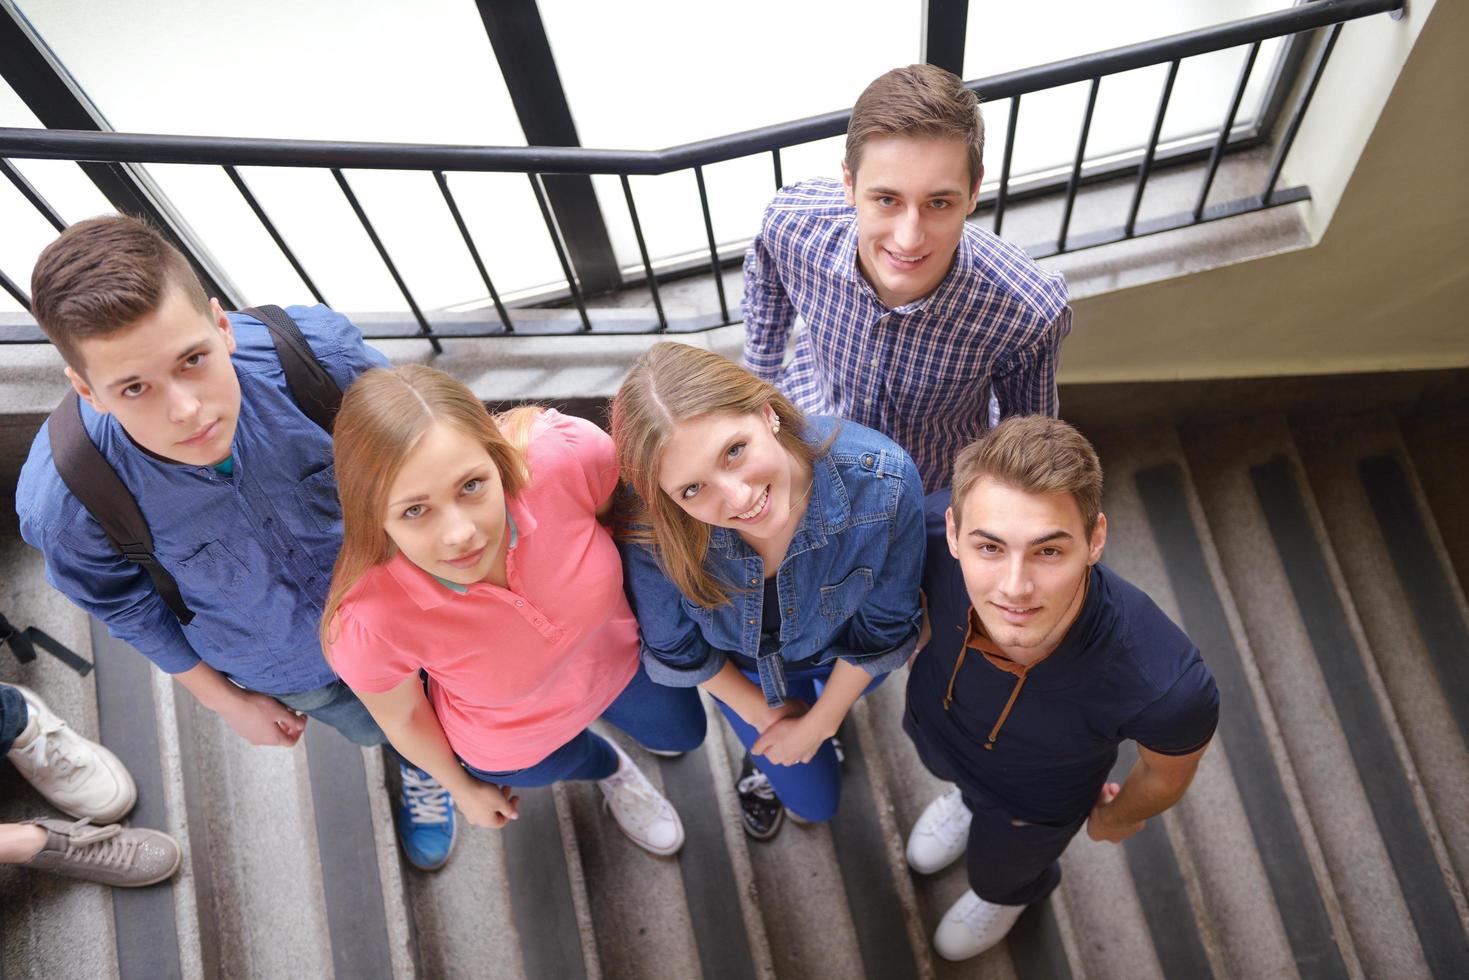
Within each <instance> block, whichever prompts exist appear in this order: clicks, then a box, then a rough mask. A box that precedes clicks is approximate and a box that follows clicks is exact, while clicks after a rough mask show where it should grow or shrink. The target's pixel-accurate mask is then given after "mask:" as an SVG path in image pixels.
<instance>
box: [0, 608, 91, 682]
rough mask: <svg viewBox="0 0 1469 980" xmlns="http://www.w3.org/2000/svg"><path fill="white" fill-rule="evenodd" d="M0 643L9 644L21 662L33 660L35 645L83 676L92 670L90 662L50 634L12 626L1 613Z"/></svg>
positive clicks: (31, 627)
mask: <svg viewBox="0 0 1469 980" xmlns="http://www.w3.org/2000/svg"><path fill="white" fill-rule="evenodd" d="M0 643H6V644H9V646H10V652H11V653H14V654H15V659H16V660H19V661H20V662H21V663H23V664H28V663H31V662H32V661H34V660H35V659H36V647H40V648H41V649H42V650H45V651H46V652H47V653H49V654H51V656H53V657H55V658H56V659H57V660H60V661H61V662H62V663H64V664H66V665H67V666H68V667H70V668H71V669H72V670H74V671H76V672H77V673H78V674H81V675H82V676H83V677H85V676H86V675H87V674H89V673H91V671H92V665H91V664H90V663H88V662H87V661H86V660H85V659H84V658H82V657H79V656H77V654H76V652H75V651H74V650H72V649H71V648H70V647H68V646H67V645H66V644H64V643H62V642H61V641H60V640H58V639H56V638H55V637H54V636H52V635H51V634H49V633H46V632H44V631H42V630H41V629H39V628H37V627H35V626H27V627H26V628H25V629H20V628H19V627H17V626H12V625H11V624H10V620H8V619H6V618H5V616H4V615H3V614H0Z"/></svg>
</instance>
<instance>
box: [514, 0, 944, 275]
mask: <svg viewBox="0 0 1469 980" xmlns="http://www.w3.org/2000/svg"><path fill="white" fill-rule="evenodd" d="M540 10H541V17H542V20H543V21H544V23H545V25H546V35H547V37H548V38H550V41H551V49H552V52H553V54H554V56H555V58H556V68H557V71H558V72H559V73H560V75H561V83H562V86H563V87H564V88H565V90H566V98H567V102H568V104H569V105H570V106H571V113H572V117H573V119H574V120H575V122H576V128H577V135H578V136H579V137H580V138H581V142H582V145H583V146H589V147H600V148H617V149H639V150H656V149H663V148H665V147H669V146H675V145H678V144H681V143H690V142H694V141H696V140H703V139H709V138H711V137H716V136H723V135H727V134H730V133H737V132H741V131H743V130H747V129H756V128H758V127H761V126H768V125H771V124H772V123H779V122H785V121H787V120H791V119H800V118H803V117H805V116H812V115H817V114H819V113H825V112H831V111H833V110H835V109H841V108H844V107H848V106H850V105H851V104H852V103H853V102H854V101H856V99H857V96H858V95H859V94H861V92H862V89H863V88H865V87H866V86H867V83H868V82H870V81H872V80H873V79H874V78H876V77H877V76H878V75H881V74H882V73H883V72H885V71H887V70H888V69H890V68H895V67H897V66H899V65H908V64H912V63H913V62H915V61H917V60H919V56H920V48H921V45H922V39H921V37H920V25H921V22H922V3H921V2H920V0H846V2H842V3H819V4H818V3H810V2H805V3H801V2H798V3H791V2H790V0H745V2H742V3H739V4H707V3H690V2H688V0H623V2H620V3H584V2H581V0H540ZM614 38H615V41H612V40H611V39H614ZM841 152H842V151H841V141H839V140H838V141H822V142H821V143H819V144H814V145H812V146H810V147H793V148H791V149H789V150H785V151H782V169H783V172H784V176H785V180H786V182H787V183H794V182H795V181H797V180H801V179H804V178H806V177H811V176H816V175H825V176H830V177H839V176H841V169H840V168H841ZM705 179H706V181H707V183H708V190H709V197H710V206H711V211H712V217H713V224H714V234H715V238H716V240H717V241H719V242H720V243H735V242H741V241H746V240H748V239H749V238H750V237H751V236H752V235H754V233H755V231H756V229H757V228H758V227H759V222H760V215H761V213H762V212H763V211H764V208H765V205H766V204H768V203H769V202H770V198H771V195H772V194H773V193H774V191H775V179H774V168H773V166H772V163H771V159H770V155H769V154H765V155H763V156H762V157H760V158H758V159H750V160H735V161H730V162H729V163H723V164H715V165H713V166H711V167H707V168H705ZM632 183H633V193H634V195H635V196H636V198H637V205H638V217H639V219H640V220H641V221H642V224H643V232H644V234H645V235H646V237H647V239H648V250H649V252H650V253H651V254H652V255H653V256H655V257H657V256H675V255H680V254H686V253H691V252H697V251H699V250H703V254H704V255H706V256H707V254H708V246H707V242H706V237H705V232H704V223H703V218H702V215H701V213H700V211H699V197H698V190H697V188H696V187H695V184H694V178H693V175H692V174H691V173H689V172H683V173H677V174H669V175H667V176H665V177H648V178H634V179H633V181H632ZM596 185H597V190H598V196H599V197H600V199H601V203H602V211H603V214H604V216H605V217H606V220H607V227H608V231H609V233H610V235H611V237H612V242H613V247H614V249H615V251H616V254H617V258H618V261H619V262H620V263H622V264H623V265H624V266H636V265H638V264H639V259H638V252H637V242H636V240H635V238H634V237H633V231H632V223H631V221H630V220H629V219H628V216H627V206H626V204H625V203H624V202H623V195H622V188H621V186H620V183H619V181H618V180H617V178H615V177H613V178H606V179H599V180H598V181H597V182H596Z"/></svg>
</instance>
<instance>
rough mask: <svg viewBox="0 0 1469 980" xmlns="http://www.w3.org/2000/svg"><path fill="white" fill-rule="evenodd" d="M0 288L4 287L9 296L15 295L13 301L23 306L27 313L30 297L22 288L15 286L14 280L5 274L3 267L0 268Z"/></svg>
mask: <svg viewBox="0 0 1469 980" xmlns="http://www.w3.org/2000/svg"><path fill="white" fill-rule="evenodd" d="M0 289H4V290H5V291H6V292H7V293H9V294H10V295H11V296H13V297H15V301H16V302H17V303H19V304H20V305H21V306H23V307H25V311H26V312H27V313H30V312H31V298H30V297H29V296H27V295H26V294H25V290H24V289H21V288H20V287H19V286H17V285H16V284H15V281H14V280H12V279H11V278H10V277H9V276H7V275H6V274H5V270H3V269H0Z"/></svg>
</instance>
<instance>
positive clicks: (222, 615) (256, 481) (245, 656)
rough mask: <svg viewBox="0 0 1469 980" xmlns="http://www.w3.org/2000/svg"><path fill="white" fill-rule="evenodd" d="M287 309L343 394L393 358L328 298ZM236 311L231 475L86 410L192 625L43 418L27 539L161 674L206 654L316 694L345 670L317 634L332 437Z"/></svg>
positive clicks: (334, 544)
mask: <svg viewBox="0 0 1469 980" xmlns="http://www.w3.org/2000/svg"><path fill="white" fill-rule="evenodd" d="M290 314H291V316H292V317H293V318H294V319H295V320H296V323H297V324H298V325H299V326H300V328H301V332H302V333H303V334H304V335H305V336H306V339H307V341H308V342H309V343H310V344H311V348H312V350H313V351H315V353H316V356H317V358H318V359H319V360H320V361H321V363H322V366H323V367H325V368H326V370H327V373H328V374H330V375H331V376H332V378H333V380H335V381H336V382H337V384H338V385H340V386H341V387H342V390H344V391H345V390H346V389H347V387H348V386H349V385H350V384H351V383H352V381H353V380H354V379H355V378H356V377H357V376H358V375H359V374H361V373H362V372H364V371H366V370H368V369H369V368H374V367H385V366H386V365H387V363H388V362H387V359H386V358H384V357H383V356H382V355H381V354H379V353H378V352H376V351H374V350H372V349H371V348H369V347H367V346H366V345H365V344H363V342H362V335H361V333H360V332H359V331H358V330H357V328H356V327H355V326H353V325H352V323H351V321H349V320H348V319H347V318H346V317H344V316H342V315H341V314H339V313H334V312H332V311H331V310H329V309H327V308H326V307H324V306H316V307H312V308H303V307H291V308H290ZM230 320H231V322H232V323H233V324H234V329H235V338H236V343H237V347H236V350H235V353H234V354H233V355H232V357H231V361H232V362H233V364H234V366H235V373H236V374H237V375H238V376H239V379H240V420H239V424H238V426H237V428H236V430H235V439H234V444H233V446H232V449H233V453H234V471H233V472H232V473H230V474H228V475H226V474H221V473H218V472H216V471H215V470H214V468H213V467H209V466H188V465H183V464H180V463H169V462H164V461H163V460H161V459H159V458H157V457H155V456H152V455H150V454H149V453H147V452H144V451H143V450H142V449H140V448H138V446H137V445H136V444H134V443H133V442H132V440H131V439H129V438H128V435H127V433H126V432H124V431H123V429H122V427H121V426H120V425H119V424H118V422H117V420H116V418H114V417H113V416H111V415H99V414H97V413H96V412H94V411H93V410H92V409H91V407H90V406H88V405H87V404H86V403H85V402H83V403H82V421H83V424H84V425H85V426H86V428H87V432H88V434H90V435H91V437H92V440H93V441H94V442H95V443H96V444H97V447H98V448H99V449H100V450H101V451H102V455H103V456H105V457H106V458H107V461H108V462H109V463H111V464H112V467H113V468H114V469H115V470H117V473H118V476H120V477H121V478H122V481H123V483H125V484H126V485H127V486H128V488H129V489H130V490H131V491H132V493H133V496H134V497H136V498H137V501H138V506H139V508H141V510H142V512H143V516H144V518H146V519H147V521H148V526H149V528H150V529H151V530H152V532H153V544H154V550H155V552H156V554H157V555H158V559H159V561H160V562H162V564H163V566H164V567H165V568H167V569H168V571H169V572H170V573H171V574H172V575H173V577H174V578H175V579H177V580H178V584H179V591H180V592H181V593H182V594H183V597H184V601H185V602H186V603H188V605H189V608H190V609H192V610H193V611H194V619H193V621H192V622H191V623H189V625H187V626H182V625H180V623H179V621H178V619H177V618H175V617H174V615H173V613H171V612H170V611H169V610H168V607H167V606H165V605H164V604H163V600H162V599H161V598H160V597H159V595H158V592H157V590H156V589H154V587H153V583H152V581H151V580H150V579H149V578H148V576H147V574H145V573H144V572H143V571H142V569H140V568H138V566H136V565H134V564H132V563H130V562H127V561H124V560H123V559H122V558H120V557H119V556H118V554H117V552H115V551H114V550H113V548H112V546H111V545H110V544H109V543H108V541H107V537H106V535H105V534H103V532H102V528H101V527H100V526H98V524H97V522H96V521H95V520H93V519H92V516H91V515H90V514H89V513H87V511H86V510H85V509H84V508H83V507H82V506H81V504H80V503H79V502H78V501H77V499H76V498H75V497H73V496H72V495H71V493H70V492H69V491H68V490H67V489H66V485H65V484H63V483H62V481H61V477H60V475H59V474H57V472H56V467H55V465H54V464H53V463H52V461H51V443H50V439H49V436H48V434H47V431H46V427H45V426H42V427H41V431H40V433H39V434H37V436H36V439H35V442H34V443H32V445H31V452H30V457H29V458H28V459H27V460H26V463H25V466H24V468H23V469H22V470H21V475H20V484H19V486H18V487H17V488H16V498H15V503H16V511H17V512H18V513H19V515H20V530H21V535H22V537H24V538H25V539H26V541H28V542H29V543H30V544H31V545H32V547H35V548H38V549H39V550H40V551H41V552H43V553H44V554H45V556H46V579H47V581H49V582H50V583H51V584H52V585H53V586H55V587H56V588H57V589H59V590H61V591H62V592H63V593H65V594H66V595H67V597H68V598H70V599H71V600H72V601H73V602H75V603H76V604H77V605H79V606H81V607H82V608H83V609H85V610H87V612H89V613H91V614H92V615H94V616H96V617H97V618H98V619H100V620H101V621H102V622H104V623H106V624H107V628H108V631H109V632H111V633H112V635H113V636H116V637H118V638H120V639H122V640H125V641H126V642H128V643H130V644H132V645H133V646H134V647H137V648H138V649H139V650H141V651H142V652H143V653H144V654H146V655H147V656H148V657H149V659H151V660H152V661H153V662H154V663H156V664H157V665H158V666H159V667H161V668H162V669H163V670H165V671H167V672H169V673H180V672H182V671H185V670H188V669H189V668H191V667H193V666H195V665H196V664H198V663H199V662H200V661H201V660H202V661H204V662H206V663H208V664H209V665H210V666H211V667H214V668H215V669H216V670H218V671H220V672H221V673H224V674H226V675H228V676H229V677H231V678H233V679H234V680H235V681H237V682H238V683H240V684H242V685H244V686H245V687H248V688H250V689H251V690H255V691H261V692H263V693H266V694H289V693H296V692H301V691H308V690H312V689H314V688H318V687H321V686H323V685H325V684H328V683H330V682H331V681H332V680H333V679H334V677H335V675H334V674H333V673H332V669H331V667H329V666H328V665H327V663H326V661H325V659H323V657H322V655H321V647H320V645H319V644H318V643H317V639H316V636H317V624H318V622H319V620H320V618H321V611H322V604H323V602H324V601H325V598H326V590H327V585H328V583H329V582H330V580H331V573H332V563H333V562H334V561H335V560H336V557H337V551H338V550H339V549H340V548H341V544H342V517H341V510H340V508H339V506H338V503H337V493H336V480H335V471H334V469H333V467H332V449H331V437H330V436H328V435H327V434H326V433H325V432H323V431H322V430H321V429H320V428H318V427H317V425H316V423H314V422H312V421H311V420H310V419H309V418H307V417H306V416H305V415H303V414H302V413H301V410H300V409H299V408H298V407H297V405H296V402H295V400H294V399H292V397H291V394H290V391H289V389H288V388H287V387H286V376H285V372H284V371H283V370H282V369H281V365H280V360H279V358H278V357H277V356H276V352H275V347H274V346H273V345H272V344H271V341H270V334H269V333H268V332H267V331H266V329H265V326H264V325H263V324H261V323H260V322H259V321H257V320H255V319H253V318H252V317H249V316H245V315H243V314H239V313H232V314H230Z"/></svg>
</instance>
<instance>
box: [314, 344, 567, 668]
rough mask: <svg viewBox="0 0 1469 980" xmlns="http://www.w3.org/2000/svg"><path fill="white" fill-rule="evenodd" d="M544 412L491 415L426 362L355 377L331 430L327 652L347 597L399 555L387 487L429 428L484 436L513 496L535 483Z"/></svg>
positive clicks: (324, 649) (325, 618)
mask: <svg viewBox="0 0 1469 980" xmlns="http://www.w3.org/2000/svg"><path fill="white" fill-rule="evenodd" d="M540 411H541V409H539V408H537V407H535V406H523V407H521V408H516V409H512V410H511V411H509V412H506V413H505V414H503V415H500V416H497V417H491V416H490V413H489V411H488V410H487V409H486V408H485V406H484V404H483V403H482V402H481V401H480V400H479V399H478V398H476V397H475V396H474V392H472V391H470V390H469V389H468V388H467V387H465V386H464V384H463V383H462V382H460V381H457V380H455V379H454V378H452V377H450V376H449V375H447V374H445V373H444V372H443V371H439V370H436V369H434V368H431V367H425V366H423V365H421V364H406V365H404V366H402V367H396V368H375V369H373V370H371V371H368V372H367V373H365V374H363V375H362V376H361V377H359V378H358V379H357V380H356V381H355V382H353V384H352V387H351V388H349V389H348V390H347V394H346V395H345V396H344V397H343V398H342V408H341V411H340V412H338V413H337V420H336V425H335V426H334V427H333V430H332V458H333V460H334V462H335V463H336V467H337V496H338V498H339V499H340V500H341V502H342V550H341V551H340V552H338V554H337V562H336V565H335V566H334V567H333V568H332V582H331V587H330V588H329V589H328V590H327V597H326V608H325V610H324V611H323V613H322V617H321V649H322V652H323V653H326V654H328V656H329V655H330V648H331V643H332V640H333V636H334V632H335V630H334V626H335V620H336V616H337V610H338V609H340V608H341V605H342V599H343V598H345V597H346V595H347V593H348V592H350V591H351V590H352V587H353V586H354V585H356V584H357V582H358V580H360V579H361V578H362V576H363V575H365V574H367V572H368V571H370V570H371V569H372V568H373V567H374V566H376V565H381V564H382V563H383V562H385V561H387V560H388V559H389V558H391V557H392V555H393V546H392V541H391V540H390V539H389V537H388V534H387V532H386V531H385V530H383V519H384V516H385V515H386V513H387V505H388V493H389V492H390V491H391V489H392V486H393V481H394V480H396V479H397V478H398V472H399V471H400V470H401V469H402V468H403V461H404V460H405V459H407V457H408V454H409V453H410V452H412V451H413V447H414V446H416V445H417V444H418V440H419V439H421V438H422V437H423V434H424V433H425V432H427V431H428V430H429V428H431V427H432V426H433V424H434V423H435V422H443V423H445V424H447V425H451V426H453V427H454V428H456V429H458V430H459V431H460V432H462V433H464V434H465V435H467V436H469V437H470V438H471V439H474V440H475V441H477V442H479V443H480V445H482V446H484V448H485V452H487V453H489V454H490V459H491V460H493V461H494V464H495V468H496V469H497V470H499V473H500V481H501V482H502V483H503V484H504V486H505V493H506V495H507V496H514V495H515V494H517V493H519V492H520V490H521V489H522V488H524V487H525V486H526V484H528V483H529V482H530V467H529V465H528V464H527V462H526V447H527V446H528V444H529V442H530V429H531V423H532V422H534V421H535V418H536V416H537V415H538V414H540Z"/></svg>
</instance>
